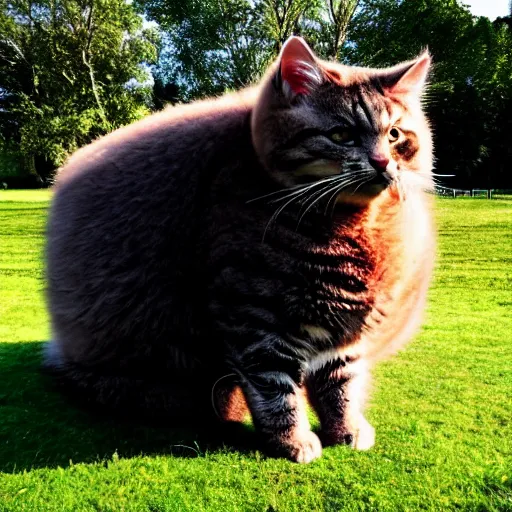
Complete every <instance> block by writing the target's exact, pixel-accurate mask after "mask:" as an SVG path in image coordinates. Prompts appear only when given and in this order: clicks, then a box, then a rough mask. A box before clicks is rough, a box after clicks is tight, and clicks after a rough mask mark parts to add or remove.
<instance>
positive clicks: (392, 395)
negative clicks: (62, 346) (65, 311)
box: [0, 191, 512, 512]
mask: <svg viewBox="0 0 512 512" xmlns="http://www.w3.org/2000/svg"><path fill="white" fill-rule="evenodd" d="M48 200H49V193H48V192H46V191H27V192H25V191H5V192H4V191H0V470H2V471H3V472H2V473H1V474H0V511H2V512H3V511H11V510H12V511H19V510H27V511H39V510H45V511H46V510H55V511H96V510H100V511H110V510H116V511H118V510H126V511H139V510H140V511H145V510H148V511H158V512H160V511H171V510H176V511H178V510H179V511H183V510H197V511H205V510H208V511H219V510H220V511H223V512H224V511H225V512H227V511H240V510H243V511H245V510H254V511H266V512H271V511H274V512H275V511H281V512H282V511H294V510H304V511H316V510H328V511H339V510H348V511H355V510H386V511H401V510H403V511H405V510H408V511H409V510H436V511H445V510H475V511H476V510H478V511H492V510H494V511H504V510H511V511H512V426H511V425H512V339H511V333H512V200H511V199H500V200H495V201H488V200H484V199H462V198H458V199H456V200H453V199H439V200H438V201H437V203H436V214H437V219H438V225H439V259H438V264H437V268H436V277H435V281H434V284H433V286H432V289H431V292H430V300H429V306H428V313H427V318H426V321H425V324H424V327H423V329H422V331H421V333H420V334H419V335H418V336H417V337H416V338H415V340H414V341H413V342H412V343H411V344H410V345H408V347H407V348H406V349H405V350H404V351H403V352H402V353H401V354H399V355H398V356H397V357H394V358H392V359H391V360H389V361H387V362H385V363H382V364H381V365H379V366H378V368H377V369H376V371H375V382H374V391H373V395H372V400H371V403H370V405H369V410H368V417H369V419H370V421H371V422H372V423H373V425H374V426H375V427H376V430H377V444H376V446H375V448H374V449H372V450H371V451H369V452H367V453H358V452H353V451H351V450H349V449H348V448H346V447H343V446H340V447H334V448H327V449H325V450H324V455H323V457H322V459H320V460H318V461H315V462H314V463H312V464H310V465H308V466H300V465H295V464H292V463H289V462H287V461H285V460H275V459H270V458H266V457H265V456H264V455H262V454H260V453H259V452H258V451H257V450H255V449H254V448H253V447H252V445H251V441H252V435H251V433H250V432H233V433H230V434H227V433H226V434H224V436H223V437H222V436H219V435H218V434H217V433H214V432H208V431H207V429H205V428H198V429H197V430H193V431H192V430H188V431H187V430H176V429H171V428H164V427H154V428H149V427H141V426H134V425H130V424H115V423H113V422H110V421H108V420H101V419H97V418H96V419H94V418H91V417H90V416H88V415H87V414H85V413H84V412H82V411H79V410H76V409H75V408H74V407H73V406H71V405H70V404H68V403H67V402H66V401H65V400H64V399H63V398H61V396H60V395H59V394H57V393H55V392H53V391H52V389H51V387H50V386H49V382H48V381H47V380H46V379H45V378H44V377H43V376H41V375H40V374H39V373H38V367H39V363H40V349H41V345H42V342H43V341H44V340H47V339H48V337H49V327H48V317H47V315H46V312H45V309H44V296H43V288H44V282H43V279H42V244H43V233H44V225H45V215H46V211H47V206H48Z"/></svg>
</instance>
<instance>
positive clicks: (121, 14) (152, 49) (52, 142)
mask: <svg viewBox="0 0 512 512" xmlns="http://www.w3.org/2000/svg"><path fill="white" fill-rule="evenodd" d="M157 43H158V41H157V39H156V34H155V31H154V30H142V20H141V18H140V16H139V15H137V14H136V13H135V11H134V10H133V8H132V7H131V6H130V5H128V4H127V3H126V2H125V1H124V0H12V1H9V2H7V1H6V0H0V137H1V138H3V139H4V140H6V141H11V142H12V141H14V142H16V143H17V144H18V145H19V148H20V151H21V152H22V154H24V155H29V156H31V157H32V158H33V159H35V158H37V157H42V158H43V159H44V160H45V161H46V162H47V163H48V164H49V168H50V169H51V168H53V167H54V166H55V165H59V164H61V163H62V162H63V160H64V158H65V157H66V155H67V154H68V153H69V152H71V151H73V150H74V149H76V148H78V147H79V146H81V145H83V144H86V143H87V142H89V141H90V140H91V139H93V138H95V137H97V136H98V135H101V134H103V133H105V132H107V131H110V130H112V129H114V128H116V127H118V126H121V125H122V124H126V123H129V122H131V121H133V120H134V119H137V118H138V117H140V116H141V115H143V114H145V113H146V112H148V103H149V101H148V98H149V94H150V91H149V87H148V86H147V85H144V82H145V81H147V79H148V77H149V76H148V73H147V71H145V70H144V69H143V67H142V66H141V64H142V63H144V62H148V63H151V62H154V61H155V59H156V57H157V55H156V44H157ZM130 81H131V82H130ZM130 83H131V84H132V86H131V87H130V86H129V85H130ZM127 84H128V86H127ZM137 84H138V85H137Z"/></svg>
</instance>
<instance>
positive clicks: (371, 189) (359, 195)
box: [336, 182, 394, 206]
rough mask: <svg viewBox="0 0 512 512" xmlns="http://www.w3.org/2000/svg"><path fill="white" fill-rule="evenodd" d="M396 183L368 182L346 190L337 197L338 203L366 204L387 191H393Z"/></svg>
mask: <svg viewBox="0 0 512 512" xmlns="http://www.w3.org/2000/svg"><path fill="white" fill-rule="evenodd" d="M393 186H394V185H392V184H391V183H389V182H385V183H367V184H365V185H363V186H361V187H359V188H358V189H356V190H350V189H349V190H344V191H342V192H340V193H339V195H338V198H337V199H336V204H337V205H343V204H346V205H351V206H366V205H368V204H370V203H371V202H372V201H373V200H374V199H376V198H377V197H379V196H380V195H381V194H382V193H383V192H385V191H391V189H392V188H393Z"/></svg>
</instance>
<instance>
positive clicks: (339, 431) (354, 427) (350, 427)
mask: <svg viewBox="0 0 512 512" xmlns="http://www.w3.org/2000/svg"><path fill="white" fill-rule="evenodd" d="M321 435H322V441H323V442H324V444H325V445H327V446H331V445H336V444H346V445H349V446H351V447H352V448H354V450H369V449H370V448H371V447H372V446H373V445H374V444H375V429H374V428H373V427H372V426H371V425H370V424H369V423H368V421H367V420H366V418H365V417H364V416H363V415H361V416H360V417H359V418H358V420H357V422H352V423H351V424H346V423H345V424H340V425H336V426H334V427H331V428H330V429H328V430H326V431H324V432H322V434H321Z"/></svg>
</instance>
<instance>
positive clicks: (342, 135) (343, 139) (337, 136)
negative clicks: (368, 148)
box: [329, 128, 354, 144]
mask: <svg viewBox="0 0 512 512" xmlns="http://www.w3.org/2000/svg"><path fill="white" fill-rule="evenodd" d="M329 138H330V139H331V140H332V141H333V142H336V144H349V143H351V142H354V133H353V131H352V130H350V129H348V128H344V129H340V130H335V131H332V132H331V133H330V134H329Z"/></svg>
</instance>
